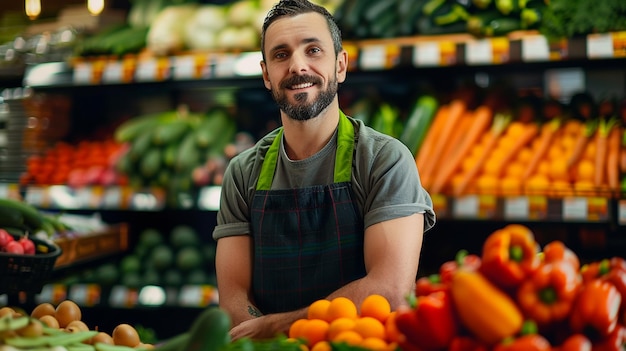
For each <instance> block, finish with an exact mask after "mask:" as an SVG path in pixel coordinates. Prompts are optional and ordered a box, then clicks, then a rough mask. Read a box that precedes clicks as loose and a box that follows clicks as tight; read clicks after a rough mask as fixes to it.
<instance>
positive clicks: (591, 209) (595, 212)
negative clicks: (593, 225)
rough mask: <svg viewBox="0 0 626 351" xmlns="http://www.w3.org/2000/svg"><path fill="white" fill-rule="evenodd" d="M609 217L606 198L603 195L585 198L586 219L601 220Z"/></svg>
mask: <svg viewBox="0 0 626 351" xmlns="http://www.w3.org/2000/svg"><path fill="white" fill-rule="evenodd" d="M608 218H609V204H608V199H606V198H604V197H590V198H587V219H588V220H590V221H602V220H606V219H608Z"/></svg>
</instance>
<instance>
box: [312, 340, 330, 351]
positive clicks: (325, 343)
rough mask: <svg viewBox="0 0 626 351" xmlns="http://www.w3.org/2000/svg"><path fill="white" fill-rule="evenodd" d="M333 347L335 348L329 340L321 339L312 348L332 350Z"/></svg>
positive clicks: (314, 349) (317, 350) (314, 350)
mask: <svg viewBox="0 0 626 351" xmlns="http://www.w3.org/2000/svg"><path fill="white" fill-rule="evenodd" d="M332 349H333V348H332V346H330V343H329V342H328V341H320V342H318V343H317V344H315V346H313V348H311V351H331V350H332Z"/></svg>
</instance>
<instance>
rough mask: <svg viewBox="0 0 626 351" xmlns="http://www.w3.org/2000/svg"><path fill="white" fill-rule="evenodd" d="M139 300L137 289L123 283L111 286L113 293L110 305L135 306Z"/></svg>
mask: <svg viewBox="0 0 626 351" xmlns="http://www.w3.org/2000/svg"><path fill="white" fill-rule="evenodd" d="M137 300H138V293H137V289H130V288H127V287H125V286H122V285H116V286H114V287H113V288H111V294H110V295H109V305H111V307H125V308H128V307H134V306H136V305H137Z"/></svg>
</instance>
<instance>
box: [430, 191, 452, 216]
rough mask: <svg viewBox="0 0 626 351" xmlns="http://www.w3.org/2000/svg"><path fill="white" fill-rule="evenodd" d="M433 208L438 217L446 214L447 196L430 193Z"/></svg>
mask: <svg viewBox="0 0 626 351" xmlns="http://www.w3.org/2000/svg"><path fill="white" fill-rule="evenodd" d="M431 198H432V201H433V210H434V211H435V213H436V214H437V217H438V218H443V217H446V216H447V215H448V198H447V197H446V196H445V195H441V194H432V195H431Z"/></svg>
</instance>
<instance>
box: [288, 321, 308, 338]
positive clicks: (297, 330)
mask: <svg viewBox="0 0 626 351" xmlns="http://www.w3.org/2000/svg"><path fill="white" fill-rule="evenodd" d="M307 322H308V319H306V318H302V319H298V320H297V321H295V322H293V323H291V325H290V326H289V333H288V336H289V337H290V338H294V339H297V338H299V337H301V336H302V327H303V326H304V325H305V324H306V323H307Z"/></svg>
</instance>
